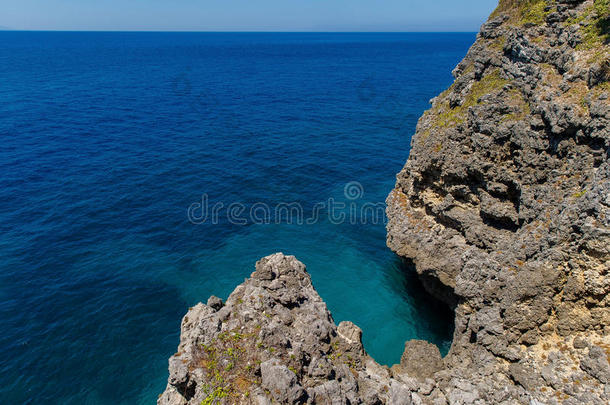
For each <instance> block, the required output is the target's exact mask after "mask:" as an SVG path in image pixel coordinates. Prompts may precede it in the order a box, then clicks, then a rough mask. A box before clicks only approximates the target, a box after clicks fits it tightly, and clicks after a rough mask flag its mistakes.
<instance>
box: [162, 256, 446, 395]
mask: <svg viewBox="0 0 610 405" xmlns="http://www.w3.org/2000/svg"><path fill="white" fill-rule="evenodd" d="M361 338H362V331H361V330H360V329H359V328H358V327H357V326H356V325H354V324H353V323H351V322H342V323H340V324H339V326H336V325H335V323H334V321H333V319H332V317H331V314H330V313H329V312H328V309H327V308H326V304H325V303H324V302H323V301H322V299H321V298H320V296H319V295H318V293H317V292H316V291H315V289H314V288H313V286H312V284H311V279H310V277H309V274H307V272H306V270H305V266H304V265H303V264H302V263H301V262H299V261H298V260H297V259H296V258H295V257H294V256H285V255H283V254H281V253H277V254H275V255H272V256H268V257H266V258H263V259H261V260H260V261H259V262H258V263H257V264H256V271H255V272H254V273H252V275H251V277H250V278H249V279H247V280H246V281H245V282H244V283H243V284H241V285H240V286H238V287H237V288H236V289H235V291H233V293H232V294H231V295H230V297H229V298H228V299H227V302H226V303H224V304H223V303H222V302H221V301H220V300H219V299H218V298H216V297H212V298H210V300H208V304H207V305H205V304H198V305H197V306H195V307H193V308H191V309H190V310H189V311H188V313H187V314H186V315H185V317H184V318H183V320H182V326H181V336H180V345H179V346H178V352H177V353H176V354H175V355H174V356H172V357H171V358H170V361H169V371H170V375H169V379H168V385H167V388H166V390H165V392H164V393H163V394H162V395H161V396H160V397H159V400H158V404H163V405H185V404H197V405H199V404H202V403H203V404H216V403H219V404H220V403H223V404H271V403H282V404H314V403H315V404H359V403H362V404H381V403H384V404H407V405H409V404H412V403H418V401H421V398H430V399H434V400H437V401H438V402H439V403H445V402H446V400H445V398H444V396H443V394H442V393H441V392H440V391H439V390H438V389H436V387H435V385H434V381H432V380H431V379H426V378H425V377H422V378H420V379H419V380H418V379H417V377H416V376H410V375H409V374H408V373H407V370H411V369H410V368H408V367H407V365H406V364H403V366H404V369H402V368H399V369H396V370H390V369H388V368H387V367H384V366H380V365H379V364H377V363H375V361H374V360H373V359H371V358H370V357H369V356H368V355H367V354H366V353H365V351H364V348H363V347H362V341H361ZM413 344H414V345H416V344H417V343H413ZM421 344H424V345H429V344H428V343H426V342H421ZM407 346H409V344H408V345H407ZM434 349H435V350H436V355H437V357H436V358H435V360H436V361H437V362H440V363H441V365H442V360H441V359H440V354H438V349H436V348H433V349H432V350H433V353H434ZM441 365H439V364H437V363H434V367H436V368H437V369H438V368H440V367H441ZM421 370H423V373H425V374H426V376H429V375H431V373H430V371H431V369H430V368H429V367H423V368H421Z"/></svg>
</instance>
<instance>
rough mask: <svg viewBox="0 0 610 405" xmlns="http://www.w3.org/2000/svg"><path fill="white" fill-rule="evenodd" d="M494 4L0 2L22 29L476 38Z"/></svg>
mask: <svg viewBox="0 0 610 405" xmlns="http://www.w3.org/2000/svg"><path fill="white" fill-rule="evenodd" d="M496 4H497V0H467V1H455V0H423V1H422V0H0V26H1V27H9V28H12V29H23V30H129V31H131V30H136V31H138V30H152V31H478V29H479V26H480V25H481V24H482V23H483V21H484V20H485V19H486V18H487V16H488V15H489V14H490V13H491V11H492V10H493V9H494V8H495V6H496Z"/></svg>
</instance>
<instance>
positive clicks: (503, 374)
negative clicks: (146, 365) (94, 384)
mask: <svg viewBox="0 0 610 405" xmlns="http://www.w3.org/2000/svg"><path fill="white" fill-rule="evenodd" d="M609 27H610V0H595V1H594V0H587V1H580V0H557V1H554V0H501V1H500V5H499V6H498V9H497V10H496V11H495V12H494V13H493V15H492V16H491V17H490V19H489V21H488V22H487V23H486V24H484V25H483V27H482V28H481V32H480V34H479V35H478V37H477V41H476V43H475V44H474V45H473V46H472V48H471V49H470V51H469V52H468V55H467V56H466V58H465V59H464V60H463V61H462V62H461V63H460V64H459V65H458V66H457V67H456V69H455V70H454V76H455V78H456V80H455V83H454V84H453V85H452V86H451V88H449V89H448V90H447V91H445V92H444V93H442V94H441V95H440V96H438V97H436V98H435V99H433V100H432V108H431V109H430V110H429V111H427V112H426V113H425V114H424V115H423V117H422V118H421V119H420V121H419V123H418V127H417V132H416V134H415V135H414V137H413V141H412V149H411V155H410V157H409V160H408V162H407V164H406V166H405V168H404V169H403V170H402V171H401V172H400V173H399V174H398V176H397V183H396V187H395V189H394V190H393V191H392V193H391V194H390V196H389V197H388V200H387V203H388V210H387V212H388V218H389V223H388V239H387V243H388V246H389V247H390V248H391V249H393V250H394V251H395V252H396V253H397V254H398V255H400V256H402V257H404V258H406V259H411V260H413V261H414V262H415V264H416V268H417V272H418V273H419V274H420V275H421V278H422V281H423V283H424V285H425V286H426V287H427V288H428V289H429V290H430V291H431V292H432V293H433V294H436V295H438V296H439V297H440V298H441V299H444V300H445V301H447V303H448V304H449V305H451V306H452V307H455V313H456V318H455V321H456V322H455V325H456V328H455V334H454V340H453V344H452V347H451V350H450V352H449V354H448V355H447V356H446V357H445V358H444V359H442V358H441V356H440V353H439V351H438V349H437V348H436V347H434V346H433V345H431V344H429V343H426V342H421V341H411V342H407V343H406V344H405V352H404V354H403V356H402V359H401V363H400V364H398V365H395V366H393V367H391V368H387V367H384V366H380V365H378V364H377V363H375V361H374V360H373V359H371V358H370V357H369V356H368V355H367V354H366V352H365V351H364V348H363V347H362V343H361V331H360V329H359V328H358V327H357V326H355V325H353V324H352V323H349V322H342V323H341V324H340V325H339V326H336V325H335V323H334V321H333V320H332V317H331V315H330V313H329V312H328V310H327V308H326V305H325V304H324V302H323V301H322V300H321V298H320V297H319V296H318V294H317V293H316V291H315V290H314V288H313V286H312V284H311V280H310V278H309V276H308V274H307V272H306V271H305V267H304V265H303V264H301V263H300V262H298V261H297V260H296V259H295V258H294V257H291V256H284V255H282V254H276V255H272V256H269V257H266V258H263V259H261V260H260V261H259V262H258V263H257V264H256V271H255V272H254V273H252V276H251V278H249V279H247V280H246V281H245V282H244V283H243V284H241V285H240V286H238V287H237V288H236V289H235V291H234V292H233V293H232V294H231V296H230V297H229V298H228V300H227V302H226V303H223V302H222V301H221V300H220V299H218V298H215V297H212V298H210V300H208V303H207V305H204V304H199V305H197V306H195V307H193V308H191V309H190V310H189V312H188V313H187V315H186V316H185V317H184V319H183V321H182V333H181V338H180V345H179V348H178V352H177V353H176V354H175V355H174V356H172V358H171V359H170V376H169V379H168V385H167V388H166V390H165V392H164V393H163V394H162V395H161V396H160V398H159V401H158V404H165V405H186V404H215V403H224V404H237V403H241V404H271V403H291V404H292V403H297V404H298V403H310V404H314V403H315V404H360V403H362V404H393V405H397V404H406V405H410V404H438V405H442V404H447V403H449V404H530V405H535V404H559V403H564V404H602V403H609V402H610V388H609V387H610V384H608V383H609V381H610V364H609V359H610V307H609V305H610V294H608V293H609V292H610V275H609V274H608V273H609V271H610V159H609V158H610V129H609V128H608V124H609V122H610V84H609V80H610V47H609V43H608V41H609V37H610V28H609Z"/></svg>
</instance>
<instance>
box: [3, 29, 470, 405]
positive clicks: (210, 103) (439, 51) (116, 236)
mask: <svg viewBox="0 0 610 405" xmlns="http://www.w3.org/2000/svg"><path fill="white" fill-rule="evenodd" d="M474 39H475V34H474V33H154V32H16V31H15V32H13V31H4V32H0V325H2V326H1V328H0V329H1V332H0V358H1V359H2V360H1V361H0V402H1V403H3V404H10V405H12V404H41V403H43V404H79V405H82V404H112V405H118V404H153V403H155V401H156V398H157V396H158V395H159V394H160V393H161V392H162V391H163V390H164V388H165V385H166V382H167V360H168V357H169V356H171V355H172V354H173V353H174V352H175V351H176V348H177V345H178V342H179V330H180V321H181V318H182V316H183V315H184V314H185V313H186V311H187V310H188V308H189V307H190V306H193V305H195V304H197V303H198V302H206V300H207V298H208V297H209V296H210V295H216V296H218V297H221V298H222V299H226V298H227V297H228V295H229V294H230V293H231V291H232V290H233V289H234V288H235V287H236V286H237V285H238V284H240V283H241V282H243V280H244V279H245V278H247V277H249V275H250V274H251V273H252V272H253V271H254V265H255V262H256V261H257V260H258V259H259V258H261V257H263V256H266V255H269V254H272V253H275V252H283V253H285V254H291V255H295V256H296V257H297V258H298V259H299V260H301V261H302V262H303V263H305V264H306V266H307V270H308V272H309V273H310V274H311V278H312V280H313V283H314V286H315V287H316V289H317V291H318V292H319V294H320V295H321V297H322V298H323V299H324V300H325V301H326V303H327V305H328V308H329V309H330V311H331V312H332V315H333V318H334V320H335V321H336V322H337V323H339V322H340V321H343V320H350V321H352V322H354V323H355V324H357V325H358V326H360V327H361V328H362V330H363V342H364V347H365V349H366V350H367V352H368V353H369V354H370V355H371V356H373V358H375V359H376V360H377V361H378V362H380V363H382V364H386V365H392V364H394V363H398V362H399V361H400V356H401V354H402V350H403V348H404V342H405V341H406V340H409V339H426V340H429V341H432V342H434V343H436V344H437V345H438V346H439V347H440V349H441V351H442V352H443V353H446V352H447V350H448V348H449V346H450V344H451V338H452V333H453V325H452V313H451V311H450V310H449V309H448V308H446V307H445V306H444V305H442V304H440V303H438V302H436V301H435V300H434V299H432V298H431V297H430V296H428V295H427V294H426V293H425V292H424V290H423V288H422V287H421V284H420V283H419V281H418V279H417V277H416V276H415V273H414V269H413V266H412V264H410V263H408V262H405V261H401V260H400V259H399V258H397V257H396V256H395V255H394V254H393V253H392V252H391V251H390V250H389V249H388V248H387V247H386V244H385V237H386V233H385V223H386V219H385V217H384V215H383V204H384V201H385V198H386V196H387V195H388V193H389V192H390V191H391V190H392V188H393V186H394V183H395V175H396V173H398V172H399V171H400V170H401V169H402V167H403V165H404V163H405V161H406V159H407V158H408V156H409V149H410V143H411V136H412V134H413V133H414V131H415V126H416V123H417V120H418V117H419V116H420V115H421V114H422V113H423V112H424V111H425V110H426V109H427V108H429V100H430V99H431V98H433V97H434V96H435V95H437V94H438V93H439V92H441V91H442V90H444V89H445V88H447V87H448V86H449V85H450V84H451V82H452V80H453V79H452V76H451V70H452V69H453V68H454V67H455V66H456V64H457V63H458V62H459V61H460V60H461V59H462V58H463V56H464V55H465V54H466V52H467V50H468V48H469V46H470V45H471V44H472V42H473V41H474Z"/></svg>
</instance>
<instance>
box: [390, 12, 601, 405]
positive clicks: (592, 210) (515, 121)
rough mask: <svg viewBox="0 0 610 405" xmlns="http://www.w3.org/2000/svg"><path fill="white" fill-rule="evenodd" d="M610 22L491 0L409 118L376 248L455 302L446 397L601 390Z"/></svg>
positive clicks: (552, 398) (597, 396)
mask: <svg viewBox="0 0 610 405" xmlns="http://www.w3.org/2000/svg"><path fill="white" fill-rule="evenodd" d="M609 17H610V2H609V1H607V0H601V1H600V0H596V1H592V0H589V1H576V0H570V1H568V0H564V1H534V0H532V1H501V2H500V6H499V7H498V9H497V10H496V11H495V12H494V14H493V15H492V17H491V18H490V20H489V21H488V22H487V23H486V24H485V25H484V26H483V27H482V29H481V32H480V34H479V36H478V38H477V41H476V43H475V44H474V45H473V46H472V48H471V49H470V51H469V52H468V55H467V56H466V58H465V59H464V60H463V61H462V62H461V63H460V64H459V65H458V66H457V68H456V69H455V70H454V76H455V78H456V80H455V83H454V84H453V85H452V86H451V87H450V88H449V89H448V90H447V91H445V92H444V93H443V94H441V95H440V96H439V97H437V98H435V99H434V100H433V101H432V108H431V109H430V110H429V111H427V112H426V113H425V114H424V116H423V117H422V118H421V119H420V121H419V123H418V127H417V133H416V134H415V136H414V137H413V141H412V150H411V155H410V158H409V160H408V162H407V164H406V166H405V167H404V169H403V170H402V171H401V172H400V173H399V174H398V176H397V183H396V188H395V189H394V191H393V192H392V193H391V195H390V196H389V197H388V200H387V203H388V217H389V219H390V223H389V225H388V245H389V246H390V247H391V248H392V249H393V250H394V251H395V252H396V253H398V254H399V255H401V256H404V257H407V258H411V259H413V260H414V261H415V263H416V266H417V271H418V272H419V273H420V274H422V275H423V276H424V279H425V280H433V281H436V283H430V286H431V288H432V289H433V291H437V292H441V293H442V294H441V296H443V297H445V298H448V297H449V298H451V300H452V302H457V308H456V330H455V335H454V342H453V346H452V349H451V352H450V354H449V356H448V357H447V358H446V359H445V362H446V367H447V368H446V370H445V371H443V372H441V373H439V374H437V375H436V377H435V378H436V380H437V382H438V383H439V386H440V387H441V389H442V391H443V392H445V393H447V392H449V394H450V393H451V392H452V390H453V389H452V387H453V386H455V385H456V384H457V383H458V382H459V381H464V382H466V381H467V382H468V385H469V386H470V387H471V388H470V389H469V390H468V391H469V392H470V394H472V399H473V400H475V399H477V398H481V399H484V400H485V402H501V401H502V400H505V399H506V398H508V397H512V398H514V399H517V400H519V401H520V402H522V401H525V400H526V398H527V397H528V396H529V397H530V398H534V399H538V400H541V401H544V402H545V403H555V402H561V401H564V400H565V403H606V402H607V401H608V400H609V397H608V394H609V390H608V388H607V386H606V384H607V383H608V382H609V379H610V368H609V367H608V361H607V360H608V356H609V355H610V346H609V343H610V336H609V333H610V308H609V305H610V296H609V295H608V292H610V275H609V274H608V272H609V271H610V209H609V207H610V162H609V153H610V128H608V124H609V120H610V100H609V98H608V97H609V96H610V85H609V79H610V47H609V45H608V40H609V37H610V28H609V25H610V20H609ZM593 364H595V366H593ZM501 387H504V388H501Z"/></svg>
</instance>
